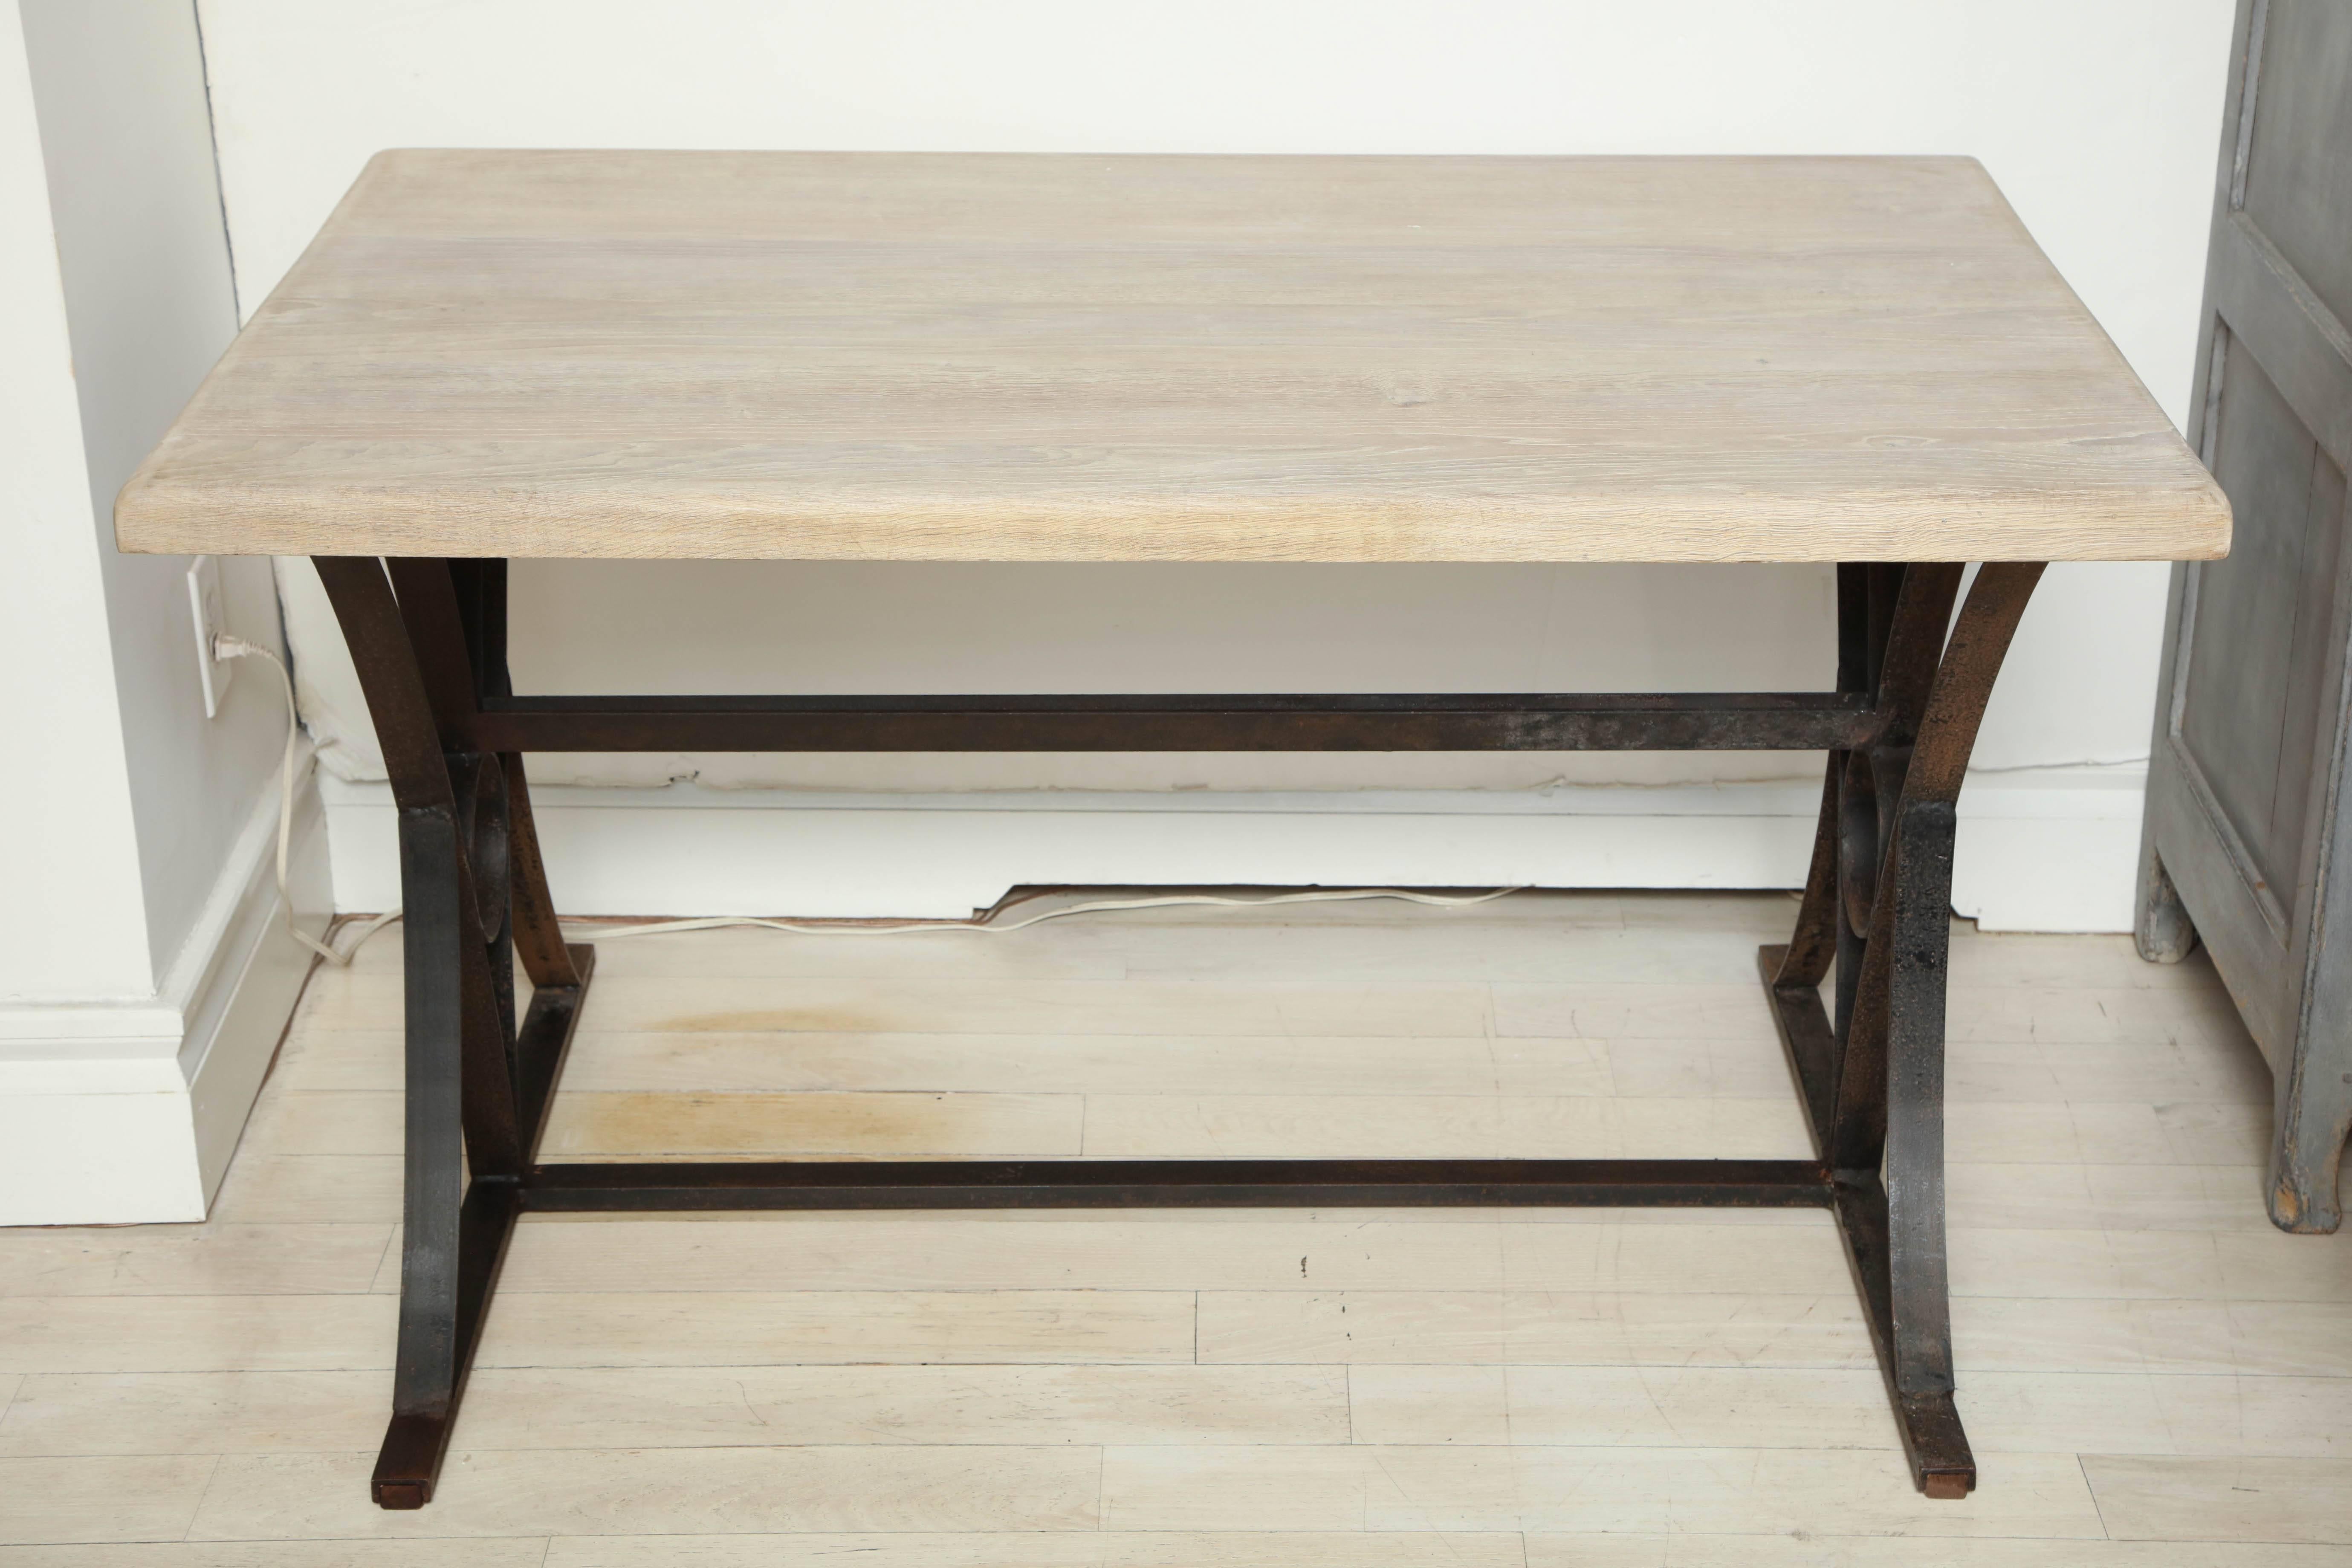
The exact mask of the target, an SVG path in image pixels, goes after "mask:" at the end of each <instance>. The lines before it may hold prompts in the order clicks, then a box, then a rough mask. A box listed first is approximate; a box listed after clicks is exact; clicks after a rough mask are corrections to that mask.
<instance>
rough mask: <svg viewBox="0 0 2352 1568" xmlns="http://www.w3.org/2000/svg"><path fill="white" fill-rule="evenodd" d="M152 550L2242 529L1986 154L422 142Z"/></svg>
mask: <svg viewBox="0 0 2352 1568" xmlns="http://www.w3.org/2000/svg"><path fill="white" fill-rule="evenodd" d="M116 521H117V535H118V539H119V540H120V542H121V545H122V547H123V548H125V549H127V550H138V551H161V552H187V551H203V552H218V553H258V552H278V553H286V554H301V553H334V554H362V553H384V554H432V555H509V556H622V557H659V556H689V557H704V558H784V559H803V560H934V561H936V560H961V561H1203V560H1231V561H1754V560H1769V561H1827V560H1842V559H1843V560H1856V559H1862V560H1951V559H2149V558H2188V557H2200V558H2201V557H2210V556H2214V555H2219V554H2221V553H2222V552H2223V551H2224V550H2225V549H2226V547H2227V542H2228V539H2229V508H2228V505H2227V503H2226V502H2225V501H2224V500H2222V499H2221V493H2220V491H2219V490H2218V489H2216V488H2215V486H2214V485H2213V483H2212V481H2211V480H2210V479H2209V478H2208V477H2207V475H2206V474H2205V472H2204V470H2203V469H2202V468H2200V466H2199V465H2198V463H2197V462H2196V460H2195V459H2194V458H2192V457H2191V456H2190V454H2189V450H2188V449H2187V447H2184V446H2183V445H2182V444H2181V441H2180V439H2179V437H2178V436H2177V435H2176V434H2175V433H2174V431H2173V429H2172V426H2170V424H2169V423H2168V421H2167V419H2166V418H2165V416H2164V415H2163V413H2162V412H2161V411H2160V410H2159V409H2158V407H2157V405H2156V404H2155V403H2154V402H2153V401H2152V400H2151V399H2150V398H2149V396H2148V395H2147V392H2146V391H2145V390H2144V389H2143V388H2142V387H2141V386H2140V384H2139V383H2138V381H2137V379H2136V378H2135V377H2134V376H2133V374H2132V373H2131V371H2130V370H2129V369H2128V368H2127V367H2126V365H2125V363H2124V362H2123V360H2122V358H2121V357H2120V356H2119V355H2118V354H2117V353H2116V350H2115V347H2114V345H2113V344H2112V343H2110V342H2108V341H2107V339H2106V337H2105V334H2104V333H2103V332H2102V331H2100V330H2099V328H2098V326H2097V324H2096V323H2095V321H2093V320H2092V319H2091V316H2090V314H2089V313H2088V312H2087V311H2086V310H2084V308H2083V306H2082V304H2081V303H2080V301H2078V300H2076V299H2075V298H2074V295H2073V294H2072V293H2071V292H2070V291H2069V290H2068V289H2067V288H2066V286H2065V284H2064V283H2063V281H2062V280H2061V279H2059V277H2058V275H2057V273H2056V272H2055V270H2054V269H2053V268H2052V267H2051V266H2050V264H2049V262H2048V261H2047V260H2046V259H2045V258H2043V257H2042V254H2041V252H2040V251H2039V250H2038V249H2037V248H2036V247H2035V246H2034V244H2033V242H2032V238H2031V237H2028V235H2027V234H2026V233H2025V230H2024V228H2023V226H2021V224H2020V223H2019V222H2018V220H2017V218H2016V216H2014V215H2013V214H2012V213H2011V211H2010V209H2009V207H2008V205H2007V204H2006V203H2005V202H2004V201H2003V200H2002V199H2001V196H2000V192H1999V191H1998V190H1996V189H1995V188H1994V186H1993V184H1992V182H1991V180H1990V178H1989V177H1988V176H1987V175H1986V174H1985V173H1984V171H1983V169H1982V168H1981V167H1980V166H1979V165H1978V164H1977V163H1975V162H1974V161H1973V160H1971V159H1966V158H1761V159H1759V158H1456V157H1444V158H1438V157H1160V156H1151V157H1092V156H1075V155H1059V156H1049V155H1014V154H986V155H977V154H899V153H890V154H883V153H650V152H612V153H578V152H464V151H440V152H418V151H404V152H393V153H382V154H379V155H378V156H377V157H376V158H375V159H374V160H373V162H371V163H369V164H368V166H367V168H366V170H365V171H364V172H363V173H362V174H361V176H360V178H359V181H358V183H357V184H355V185H354V186H353V187H352V191H351V193H350V195H347V196H346V197H345V199H344V201H343V203H342V205H341V206H340V207H339V208H338V209H337V210H336V212H335V214H334V216H332V217H331V218H330V219H329V221H328V223H327V225H326V226H325V228H324V229H323V230H322V231H321V232H320V236H319V237H318V238H317V240H316V241H315V242H314V243H313V244H312V245H311V247H310V250H309V251H308V252H307V253H306V254H305V256H304V257H303V258H302V260H301V261H300V262H299V264H298V265H297V266H296V267H295V268H294V269H293V270H292V271H291V272H290V273H289V275H288V277H287V279H286V280H285V281H284V282H283V283H282V284H281V285H280V286H279V287H278V290H277V291H276V293H274V294H273V295H272V296H271V297H270V299H269V300H268V301H267V302H266V303H265V304H264V305H263V306H262V307H261V309H260V310H259V311H258V312H257V314H256V316H255V318H254V320H253V321H252V323H251V324H250V325H249V326H248V327H247V329H246V331H245V332H244V334H243V335H242V336H241V337H240V338H239V339H238V340H237V342H236V344H235V345H234V346H232V348H231V349H230V350H229V352H228V353H227V354H226V356H225V357H224V359H223V360H222V362H221V363H220V365H219V366H218V367H217V368H216V369H215V371H214V373H213V374H212V376H211V377H210V378H209V379H208V380H207V381H206V382H205V384H204V386H203V388H202V389H201V390H200V391H199V392H198V393H197V395H196V397H195V399H194V402H193V403H192V404H191V405H189V407H188V409H187V411H186V412H185V413H184V415H183V416H181V418H180V420H179V422H178V423H177V424H176V425H175V426H173V429H172V430H171V432H170V433H169V434H168V435H167V436H166V437H165V438H164V440H163V444H162V445H161V446H160V447H158V448H157V449H156V451H155V452H154V454H153V455H152V457H151V458H149V459H148V461H147V462H146V463H145V464H144V465H143V466H142V468H140V470H139V471H138V473H137V474H136V475H135V476H134V477H133V478H132V479H131V483H130V484H129V486H128V487H126V489H124V491H123V493H122V496H121V500H120V501H119V503H118V505H117V509H116Z"/></svg>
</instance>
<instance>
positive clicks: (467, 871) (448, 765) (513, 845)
mask: <svg viewBox="0 0 2352 1568" xmlns="http://www.w3.org/2000/svg"><path fill="white" fill-rule="evenodd" d="M316 564H317V566H318V569H319V576H320V581H321V582H322V583H324V584H325V585H326V589H327V595H328V597H329V599H330V600H331V602H332V603H333V605H334V606H335V614H336V618H337V619H338V620H339V621H340V622H341V625H342V629H343V637H344V640H345V641H346V642H347V643H349V645H350V647H351V650H352V663H353V665H354V666H355V668H357V670H358V672H359V677H360V684H361V686H362V689H364V690H365V692H366V694H367V700H368V708H369V710H370V712H371V714H372V715H373V719H374V721H375V727H376V736H377V740H378V741H379V742H380V743H381V745H382V747H383V756H384V766H385V770H386V772H387V773H389V774H390V776H391V781H392V789H393V798H394V803H395V804H396V805H397V806H398V807H399V812H400V857H401V896H402V900H403V905H404V910H405V911H406V913H405V917H404V920H405V930H404V933H403V949H404V955H405V956H404V968H405V981H406V983H405V986H404V1004H405V1015H406V1016H405V1031H406V1042H407V1043H406V1054H407V1068H406V1111H405V1115H406V1127H405V1134H404V1137H405V1151H406V1152H405V1185H404V1191H403V1198H402V1215H403V1220H404V1232H403V1238H402V1254H401V1282H400V1337H399V1351H398V1356H397V1361H396V1370H395V1372H394V1379H393V1416H392V1422H391V1425H390V1426H389V1427H388V1428H387V1430H386V1432H385V1435H384V1442H383V1451H382V1453H381V1454H380V1455H379V1456H378V1458H377V1461H376V1468H375V1474H374V1477H373V1481H372V1483H371V1490H372V1493H373V1497H374V1499H375V1500H376V1501H377V1502H378V1503H379V1504H380V1505H382V1506H383V1507H385V1508H421V1507H423V1506H424V1505H425V1503H426V1502H428V1501H430V1500H431V1499H432V1496H433V1486H434V1480H435V1478H436V1476H437V1475H438V1473H439V1471H440V1468H441V1460H442V1457H443V1455H444V1454H445V1453H446V1450H447V1447H448V1444H449V1434H450V1430H451V1427H452V1425H453V1424H454V1422H455V1420H456V1417H457V1404H458V1400H459V1398H460V1397H461V1396H462V1395H463V1394H464V1392H465V1385H466V1375H467V1371H468V1370H469V1368H470V1367H471V1365H472V1362H473V1355H474V1346H475V1343H476V1342H477V1341H478V1339H479V1337H480V1332H481V1325H482V1318H483V1315H484V1313H485V1311H486V1310H488V1302H489V1297H490V1293H491V1290H492V1289H493V1288H494V1286H495V1284H496V1282H497V1277H498V1270H499V1263H500V1261H501V1260H502V1259H503V1258H504V1256H505V1252H506V1244H507V1239H508V1237H509V1235H510V1234H511V1233H512V1230H513V1226H514V1222H515V1218H516V1216H517V1215H519V1214H520V1210H521V1197H520V1184H521V1178H522V1174H523V1171H524V1168H525V1166H526V1165H527V1164H528V1163H529V1162H530V1157H531V1152H532V1150H533V1148H534V1146H535V1145H536V1143H537V1142H538V1138H539V1131H540V1129H541V1126H542V1125H543V1124H544V1121H545V1118H546V1107H547V1101H548V1099H549V1097H550V1095H551V1091H552V1087H553V1084H554V1079H555V1076H556V1073H557V1071H558V1069H559V1068H560V1066H561V1063H562V1054H563V1049H564V1047H565V1046H566V1045H567V1044H568V1043H569V1042H570V1039H571V1037H572V1027H573V1025H574V1024H575V1022H576V1021H577V1019H578V1017H579V1012H580V1002H581V998H582V995H583V992H584V989H585V985H586V981H587V978H588V974H589V972H590V969H591V967H592V964H593V952H591V951H590V950H589V949H587V948H585V947H577V948H572V949H569V950H564V949H562V945H561V939H560V938H557V939H555V945H556V949H557V952H560V953H561V954H562V963H561V964H560V965H559V964H557V963H552V962H547V961H546V960H547V958H548V955H547V954H546V953H545V952H543V951H542V952H541V954H540V957H541V960H542V962H541V963H536V964H532V965H531V967H530V973H532V975H533V977H534V979H536V978H537V977H538V976H539V975H540V974H541V973H548V974H550V976H551V978H553V977H556V976H561V977H562V978H563V979H565V980H568V982H569V984H541V985H540V986H539V987H538V988H537V989H536V990H535V991H534V992H533V994H532V995H531V998H530V1010H529V1013H528V1015H527V1016H525V1017H524V1018H523V1019H522V1021H521V1024H520V1027H518V1026H517V1022H516V1017H515V1013H516V1007H515V1000H516V999H515V995H514V985H513V967H512V965H513V950H512V943H513V939H514V934H515V928H516V926H517V925H518V924H523V923H528V924H529V925H530V930H531V932H532V936H533V938H534V940H537V941H540V942H542V943H543V942H544V941H545V939H546V935H547V933H548V932H550V931H552V927H553V917H552V913H551V910H552V906H551V904H550V902H549V900H548V898H547V889H546V885H545V882H544V880H543V878H542V876H541V868H540V864H539V855H538V846H537V843H536V841H535V839H533V838H532V837H530V827H529V823H530V817H529V806H528V802H527V800H526V798H525V797H524V795H523V793H522V784H521V773H520V766H517V767H515V768H514V769H512V770H509V768H508V766H507V765H506V763H505V761H504V759H501V758H499V757H498V756H496V755H486V754H484V753H483V752H480V751H479V750H478V749H476V748H474V747H472V746H471V745H470V744H469V742H470V739H471V737H470V734H469V730H470V726H471V721H472V716H473V712H474V707H475V703H476V701H477V699H478V692H479V690H480V671H481V670H482V669H483V668H484V667H485V664H486V662H487V660H486V658H485V644H484V642H483V641H482V640H481V638H480V637H479V636H478V616H477V628H476V630H475V631H472V632H469V629H468V625H467V617H466V611H467V606H466V605H465V604H464V602H463V601H462V600H461V598H460V596H459V595H458V594H457V584H456V579H455V577H454V576H453V574H451V573H450V571H449V570H448V568H447V566H446V563H441V562H430V561H427V562H404V563H400V565H399V567H398V568H397V569H396V573H395V575H396V576H397V577H398V579H399V582H400V587H401V593H400V595H399V596H398V597H397V598H395V596H394V591H393V589H394V584H393V582H392V580H390V579H387V577H386V575H385V573H384V568H383V565H382V564H381V563H378V562H376V561H374V560H373V559H353V558H320V559H319V560H318V561H317V562H316ZM477 585H478V584H477ZM474 608H475V610H476V611H477V612H478V610H479V608H480V606H479V605H476V606H474ZM488 651H489V653H490V654H491V656H492V657H495V658H498V660H499V679H503V655H502V651H501V650H499V649H497V648H496V647H495V645H491V646H490V647H489V650H488ZM517 910H527V911H529V913H528V914H527V915H526V916H524V917H523V918H522V919H521V920H518V919H517V917H516V915H515V912H514V911H517ZM525 951H526V955H527V960H528V955H529V953H530V948H529V946H528V945H527V946H526V950H525ZM469 1173H470V1177H471V1179H470V1181H469V1180H468V1174H469Z"/></svg>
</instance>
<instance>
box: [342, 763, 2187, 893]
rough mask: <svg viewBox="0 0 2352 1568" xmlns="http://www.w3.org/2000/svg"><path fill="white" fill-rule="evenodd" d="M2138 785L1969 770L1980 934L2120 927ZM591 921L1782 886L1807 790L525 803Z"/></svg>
mask: <svg viewBox="0 0 2352 1568" xmlns="http://www.w3.org/2000/svg"><path fill="white" fill-rule="evenodd" d="M2144 773H2145V770H2144V768H2142V767H2140V766H2138V765H2133V766H2128V767H2116V768H2093V769H2084V768H2065V769H2032V770H2020V771H2018V772H2015V773H1984V774H1979V775H1976V776H1973V777H1971V778H1970V780H1969V788H1968V791H1967V793H1966V794H1965V795H1963V796H1962V797H1961V802H1960V815H1961V834H1962V845H1961V850H1960V862H1959V864H1960V875H1959V877H1958V879H1957V880H1956V882H1955V886H1954V904H1955V906H1956V907H1957V908H1958V909H1959V910H1960V911H1961V912H1962V913H1964V914H1969V915H1971V916H1975V917H1976V918H1978V919H1979V920H1981V921H1984V922H1985V924H1986V925H1987V927H1988V929H1993V930H2040V931H2084V930H2102V931H2121V930H2126V929H2128V927H2129V921H2130V901H2131V885H2132V875H2131V872H2132V863H2133V862H2132V857H2133V856H2134V855H2136V854H2137V844H2138V834H2139V799H2140V788H2141V783H2142V779H2143V777H2144ZM320 793H321V795H322V796H323V798H324V799H325V802H326V811H327V820H328V829H329V831H328V837H329V842H330V845H331V850H332V854H333V859H334V883H335V893H336V907H337V908H338V909H339V910H344V911H347V912H362V911H371V910H382V909H387V908H389V907H391V906H392V905H393V904H394V903H396V902H397V901H398V900H399V896H400V893H399V879H398V863H397V860H396V858H395V853H394V844H395V835H394V813H393V808H392V797H391V794H390V792H389V790H388V789H387V788H386V787H385V786H384V785H383V784H365V783H362V784H352V783H348V782H345V781H342V780H339V779H335V778H331V777H329V778H322V779H321V780H320ZM532 800H533V805H534V815H535V816H536V818H537V821H538V824H539V828H540V834H541V838H542V840H543V841H544V843H545V846H546V850H547V858H548V862H549V865H550V867H551V877H552V879H553V881H554V884H555V895H556V899H557V901H558V903H559V904H560V906H561V907H562V909H563V910H565V911H566V912H567V913H572V914H581V915H709V914H756V915H774V914H796V915H813V916H877V915H880V916H892V915H895V916H933V917H956V916H961V915H964V914H967V913H969V912H970V911H971V910H973V909H977V908H984V907H986V906H987V905H989V904H991V903H992V902H994V901H995V900H996V899H997V898H998V897H1000V896H1001V895H1002V894H1003V892H1004V890H1005V889H1007V888H1009V887H1013V886H1015V885H1017V884H1020V883H1024V882H1029V883H1077V884H1094V885H1116V886H1150V885H1196V886H1197V885H1205V884H1223V883H1239V884H1261V885H1276V884H1279V885H1320V886H1338V885H1355V884H1370V883H1405V884H1410V885H1417V886H1449V887H1465V886H1494V885H1500V884H1504V883H1528V884H1534V885H1538V886H1546V887H1584V888H1592V887H1614V888H1792V887H1795V886H1797V885H1799V884H1800V883H1801V881H1802V879H1803V877H1804V871H1805V866H1806V862H1807V859H1808V858H1809V855H1810V853H1811V844H1812V835H1813V826H1814V822H1815V820H1816V816H1817V814H1818V810H1819V803H1820V790H1819V786H1818V785H1817V784H1812V783H1811V782H1810V781H1795V780H1791V781H1789V782H1785V783H1777V784H1716V785H1706V784H1689V785H1676V786H1667V787H1640V788H1633V787H1627V788H1605V787H1591V786H1577V785H1564V786H1559V787H1556V788H1552V789H1546V790H1528V791H1508V790H1424V791H1408V790H1379V791H1364V792H1360V793H1341V792H1328V793H1314V794H1279V793H1270V792H1269V793H1252V792H1241V791H1227V792H1218V793H1209V792H1203V793H1200V794H1190V793H1170V794H1151V793H1144V792H1077V791H1071V792H1055V791H1025V792H1012V791H998V792H979V791H975V792H970V793H963V794H941V795H911V794H910V795H886V794H858V795H847V794H833V793H823V792H815V791H788V790H715V789H708V788H704V787H702V786H700V785H698V784H672V785H670V786H669V787H667V788H666V789H602V788H593V787H585V786H578V785H555V786H546V787H541V788H539V789H535V790H534V791H533V792H532Z"/></svg>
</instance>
